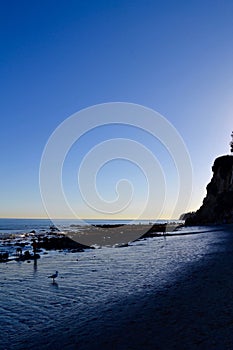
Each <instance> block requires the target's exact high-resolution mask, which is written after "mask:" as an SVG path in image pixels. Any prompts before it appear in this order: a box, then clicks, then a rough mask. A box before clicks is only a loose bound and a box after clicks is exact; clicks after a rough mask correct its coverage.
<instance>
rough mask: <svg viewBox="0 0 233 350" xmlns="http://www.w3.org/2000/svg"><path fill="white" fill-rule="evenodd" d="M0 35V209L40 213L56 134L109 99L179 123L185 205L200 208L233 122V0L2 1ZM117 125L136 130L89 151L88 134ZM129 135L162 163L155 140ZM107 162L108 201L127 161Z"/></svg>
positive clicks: (1, 212)
mask: <svg viewBox="0 0 233 350" xmlns="http://www.w3.org/2000/svg"><path fill="white" fill-rule="evenodd" d="M0 38H1V46H0V50H1V55H0V62H1V64H0V81H1V83H0V96H1V103H0V115H1V128H0V147H1V177H0V178H1V181H0V188H1V202H0V216H1V217H43V216H45V211H44V209H43V206H42V202H41V198H40V190H39V165H40V159H41V155H42V152H43V149H44V146H45V144H46V142H47V140H48V138H49V136H50V135H51V133H52V132H53V131H54V129H55V128H56V127H57V126H58V125H59V124H60V123H61V122H62V121H64V120H65V119H66V118H67V117H69V116H70V115H71V114H73V113H75V112H77V111H79V110H81V109H83V108H86V107H88V106H91V105H94V104H99V103H105V102H112V101H122V102H131V103H136V104H141V105H144V106H147V107H149V108H152V109H155V110H156V111H158V112H159V113H161V114H162V115H163V116H165V117H166V118H167V119H168V120H169V121H170V122H171V123H172V124H173V125H174V127H175V128H176V129H177V130H178V132H179V133H180V134H181V136H182V137H183V139H184V141H185V143H186V145H187V148H188V150H189V153H190V156H191V160H192V165H193V172H194V173H193V174H194V178H193V183H194V191H193V197H192V201H191V203H190V208H189V209H191V210H195V209H197V208H198V206H199V205H200V204H201V201H202V199H203V196H204V195H205V186H206V184H207V183H208V182H209V180H210V177H211V165H212V163H213V160H214V159H215V158H216V157H217V156H219V155H222V154H226V153H229V145H228V144H229V141H230V134H231V131H232V129H233V126H232V114H233V98H232V97H233V65H232V62H233V3H232V1H230V0H228V1H216V0H213V1H198V0H197V1H154V0H148V1H147V0H141V1H137V0H136V1H135V0H134V1H127V0H125V1H123V0H122V1H121V0H118V1H111V0H108V1H101V0H99V1H40V2H38V3H34V2H31V1H20V2H19V1H9V2H5V3H1V10H0ZM118 131H119V132H118ZM114 132H115V134H117V135H116V136H117V137H118V136H119V137H121V136H122V135H128V134H127V133H128V132H129V131H128V130H124V131H122V130H120V129H119V130H117V132H116V130H115V131H110V130H107V129H106V128H103V129H101V130H100V131H99V133H96V134H94V135H92V136H91V135H90V137H89V138H88V136H87V137H86V140H84V141H83V144H82V154H85V152H87V151H88V150H89V148H90V145H91V142H92V141H93V139H94V140H99V141H100V142H101V141H103V140H106V139H108V137H109V135H110V136H111V135H113V134H114ZM129 133H130V132H129ZM131 136H132V137H134V138H135V139H136V140H141V142H144V143H145V145H147V146H148V147H149V148H150V149H151V150H152V151H153V152H155V154H156V156H157V157H158V158H159V159H160V160H161V162H162V164H163V165H164V171H165V172H166V166H167V163H166V161H164V163H163V160H164V157H163V151H162V150H161V149H160V147H159V146H158V148H157V146H155V144H153V141H150V139H149V138H147V137H145V138H143V137H142V136H141V134H140V132H137V131H134V133H133V135H131ZM131 136H130V137H131ZM142 140H143V141H142ZM96 142H97V141H96ZM72 152H73V153H72ZM72 152H71V154H70V155H69V156H68V157H67V164H65V165H64V187H65V189H66V191H67V193H68V194H67V195H68V196H69V194H71V193H73V189H72V188H73V187H75V186H76V185H75V184H74V183H72V184H71V183H70V182H69V179H71V180H72V179H73V181H75V180H74V178H75V176H74V175H72V174H75V173H76V170H77V166H78V164H79V163H80V161H81V159H82V157H81V156H80V154H79V156H77V153H75V147H74V148H73V149H72ZM76 156H77V162H74V161H72V159H74V157H76ZM72 157H73V158H72ZM74 163H75V165H74ZM171 167H172V165H171ZM117 169H118V170H117ZM132 169H134V168H133V165H132V164H131V165H129V164H128V165H127V167H126V172H127V173H131V172H132V173H134V174H136V175H135V184H136V187H140V186H139V184H141V182H142V180H143V176H142V175H140V174H139V173H138V172H137V171H135V172H134V170H132ZM169 169H170V168H169ZM105 170H106V174H107V175H104V173H103V175H102V179H101V176H100V178H99V179H98V181H99V187H100V191H102V192H103V196H107V199H109V198H110V197H111V194H110V193H111V191H110V187H111V185H112V184H111V181H113V180H112V179H114V176H115V174H118V175H119V177H122V176H124V171H123V170H124V166H120V163H118V164H117V163H116V162H114V164H112V167H111V165H109V167H108V169H107V168H106V169H105ZM113 175H114V176H113ZM69 176H70V177H69ZM105 179H110V180H111V181H110V182H108V183H107V182H106V181H105ZM113 182H114V181H113ZM168 182H169V180H168ZM171 183H172V182H171ZM140 188H141V189H143V188H144V187H143V186H142V187H140ZM141 192H142V195H143V194H144V192H143V190H142V191H141ZM138 196H139V197H140V193H139V194H138ZM171 196H172V190H171ZM139 197H137V198H139ZM79 200H80V198H79V197H77V204H79V206H78V210H80V214H81V215H83V216H85V215H86V214H87V213H86V212H85V209H84V208H82V205H81V202H79ZM171 201H172V197H171ZM139 202H140V201H139ZM132 216H133V213H132Z"/></svg>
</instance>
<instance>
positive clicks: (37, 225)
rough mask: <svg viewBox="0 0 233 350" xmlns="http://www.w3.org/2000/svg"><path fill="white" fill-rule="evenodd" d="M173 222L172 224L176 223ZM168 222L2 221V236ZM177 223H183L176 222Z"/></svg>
mask: <svg viewBox="0 0 233 350" xmlns="http://www.w3.org/2000/svg"><path fill="white" fill-rule="evenodd" d="M174 221H175V220H173V221H172V222H174ZM166 222H168V220H96V219H95V220H94V219H83V220H69V219H56V220H53V221H52V220H49V219H0V234H5V233H15V234H17V233H25V232H30V231H31V230H35V231H37V232H39V231H43V230H45V231H48V230H49V229H50V227H51V226H53V225H56V226H58V227H59V228H60V229H63V228H64V229H65V228H69V227H72V226H76V225H77V226H83V225H97V224H131V223H133V224H149V223H152V224H153V223H161V224H162V223H166ZM175 222H177V223H179V222H181V221H179V220H178V221H175Z"/></svg>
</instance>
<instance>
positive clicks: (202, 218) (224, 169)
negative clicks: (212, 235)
mask: <svg viewBox="0 0 233 350" xmlns="http://www.w3.org/2000/svg"><path fill="white" fill-rule="evenodd" d="M212 170H213V177H212V179H211V181H210V183H209V184H208V185H207V187H206V189H207V195H206V197H205V198H204V200H203V204H202V206H201V207H200V209H198V210H197V211H196V213H194V214H193V215H191V216H190V217H188V218H187V219H186V221H185V224H186V225H199V224H211V223H227V222H233V156H230V155H226V156H222V157H219V158H217V159H216V160H215V162H214V165H213V167H212Z"/></svg>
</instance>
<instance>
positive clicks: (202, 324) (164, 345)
mask: <svg viewBox="0 0 233 350" xmlns="http://www.w3.org/2000/svg"><path fill="white" fill-rule="evenodd" d="M194 236H195V235H194ZM155 241H156V244H155V248H156V249H157V248H158V249H160V248H161V250H160V251H161V252H163V251H165V250H164V249H167V251H165V253H164V260H163V258H162V255H159V256H158V257H157V258H160V260H159V263H160V264H161V263H162V264H167V267H166V271H167V270H168V269H169V261H170V263H171V265H172V266H171V271H172V276H167V274H165V275H163V271H162V270H163V268H164V265H161V274H160V271H159V270H160V267H159V266H158V259H154V260H153V257H152V261H151V265H148V261H147V260H146V259H147V258H148V257H146V256H145V259H144V257H143V256H141V257H142V261H141V265H140V269H141V270H140V269H137V268H136V267H135V276H134V275H132V277H131V276H126V277H125V276H124V274H123V269H122V267H121V266H119V273H121V276H119V273H118V274H117V273H116V274H112V275H111V276H110V278H109V280H107V279H106V274H107V273H108V272H109V270H108V267H107V266H106V273H105V280H103V283H105V292H106V293H107V291H108V289H109V290H110V291H111V295H110V296H109V297H108V298H106V299H105V300H104V302H101V303H100V302H99V303H98V300H101V299H103V298H101V295H99V297H100V299H98V300H96V303H98V307H97V308H95V307H93V308H92V309H91V308H89V309H88V317H86V318H85V317H84V315H85V312H83V310H82V308H81V306H79V307H78V308H75V307H74V308H73V307H72V306H71V305H68V302H67V300H66V303H64V308H61V309H60V311H59V312H60V313H59V316H60V317H59V320H57V322H56V320H55V321H54V322H50V321H49V319H46V318H45V319H44V324H43V325H42V326H41V325H40V327H39V326H38V327H37V326H35V327H33V326H31V333H30V332H28V333H27V334H25V337H24V335H23V334H22V335H21V336H20V339H18V341H16V342H15V343H14V342H12V347H11V344H10V343H9V342H8V345H7V346H6V345H5V344H4V342H3V347H2V348H3V349H11V348H12V349H13V348H14V349H29V348H30V349H31V348H33V349H88V350H89V349H158V350H159V349H161V350H163V349H166V350H167V349H168V350H169V349H232V348H233V231H232V229H230V227H228V226H226V228H224V231H219V232H214V233H206V234H201V235H197V236H195V237H193V236H188V237H187V236H185V237H171V238H169V239H167V242H168V247H167V248H166V246H162V244H163V241H162V238H158V239H157V240H156V239H153V241H151V242H152V243H151V245H150V246H149V245H148V246H147V247H145V248H146V249H150V252H149V253H150V256H151V254H152V253H153V249H154V246H153V244H154V242H155ZM158 242H160V243H158ZM178 242H180V244H178ZM198 242H201V244H202V245H203V244H204V245H206V248H207V247H209V248H208V249H206V250H203V249H204V248H203V249H202V248H201V249H202V250H200V251H199V253H198V255H197V257H196V259H193V256H194V255H195V252H197V250H198V247H199V246H200V245H199V243H198ZM147 244H148V243H147ZM159 244H161V245H160V246H159ZM165 244H167V243H165ZM195 244H196V246H195ZM169 245H170V246H169ZM189 245H190V246H189ZM139 248H140V247H139ZM139 248H138V249H139ZM189 248H190V251H189V253H188V254H187V253H186V252H187V251H188V249H189ZM112 249H115V250H114V251H115V252H119V253H117V254H118V255H119V254H120V256H121V258H122V257H124V254H125V253H127V254H130V252H131V254H132V251H133V249H136V247H128V248H118V249H116V248H112ZM130 249H131V251H130ZM143 249H144V248H143V247H142V250H141V251H139V253H140V254H142V253H143V252H144V253H145V252H146V250H145V249H144V250H143ZM192 249H193V250H192ZM109 251H110V250H104V249H103V250H102V252H109ZM80 254H84V253H80ZM88 254H89V257H90V256H91V257H93V254H94V252H93V251H91V252H89V253H88ZM101 254H102V253H101ZM114 254H115V253H114ZM161 254H162V253H161ZM109 256H110V257H111V252H110V255H109ZM138 257H139V256H138V255H137V253H136V251H135V257H134V258H135V265H136V264H138ZM165 257H167V260H165ZM132 259H133V258H132ZM132 259H131V260H129V262H130V261H131V263H132V261H133V260H132ZM189 259H190V262H189ZM90 261H91V259H90V258H89V263H90ZM146 261H147V262H146ZM116 262H117V259H116V260H115V261H113V266H115V268H114V271H115V270H117V268H118V266H117V265H116ZM42 263H43V260H42ZM125 263H126V264H125V268H126V269H127V268H128V266H127V261H125ZM175 264H177V265H175ZM182 264H183V266H184V268H183V269H182V268H180V266H181V265H182ZM46 265H47V264H45V266H46ZM92 266H95V268H96V269H97V270H98V264H96V262H95V264H94V265H92ZM101 266H102V265H101ZM52 267H53V266H51V265H50V268H52ZM54 267H55V266H54ZM110 267H111V266H110V265H109V268H110ZM143 267H144V270H143ZM22 268H23V267H21V269H22ZM24 268H25V265H24ZM64 268H65V266H64ZM72 268H73V267H72ZM41 269H42V267H41ZM132 269H134V267H133V266H131V270H132ZM154 269H157V272H156V274H155V275H154V276H153V278H151V277H150V275H151V274H153V271H154ZM83 271H84V272H85V271H86V270H85V269H83ZM140 271H141V274H142V275H141V279H142V278H143V282H142V281H141V279H138V280H137V274H138V273H140ZM112 272H113V270H112ZM147 272H148V279H147ZM69 273H70V274H71V270H70V269H69ZM127 273H128V274H129V273H130V269H128V270H127ZM143 274H144V275H143ZM159 276H160V277H159ZM161 276H162V277H161ZM95 277H96V274H94V276H92V278H95ZM132 278H135V283H134V284H132V288H135V293H134V292H133V291H131V292H130V290H129V289H127V288H126V287H127V283H128V284H129V283H130V280H131V279H132ZM124 279H125V280H124ZM122 280H123V282H122ZM91 281H92V280H91V279H90V280H89V283H94V285H95V286H94V287H91V286H90V287H91V288H96V294H98V283H97V284H95V282H91ZM107 281H108V283H109V285H108V286H106V284H107V283H106V282H107ZM161 281H162V282H161ZM97 282H98V280H97ZM77 283H78V284H80V283H81V281H80V280H78V282H77ZM85 283H87V281H86V282H85ZM111 283H112V284H113V285H114V284H118V285H119V288H118V289H117V288H116V289H111V288H112V286H111ZM139 283H141V285H140V288H139V286H138V284H139ZM59 284H61V285H62V284H65V280H64V282H63V281H62V280H60V281H59ZM54 287H55V286H54ZM71 288H72V284H71V285H69V288H68V289H67V290H66V291H70V295H69V296H71V295H72V289H71ZM73 288H77V286H73ZM82 290H83V289H82V288H81V287H80V290H79V293H81V291H82ZM66 291H65V290H64V292H66ZM99 291H100V292H101V286H100V289H99ZM41 292H42V293H44V295H45V293H46V289H45V287H44V286H43V287H42V288H41ZM47 292H48V291H47ZM76 292H77V289H76ZM29 293H30V289H29ZM35 293H36V292H35ZM53 293H54V297H55V301H56V292H55V289H54V291H53ZM114 293H116V294H114ZM112 294H113V295H112ZM32 295H33V290H32ZM61 296H62V298H64V297H65V293H63V294H62V295H61ZM16 297H17V292H16ZM35 297H36V296H35V295H34V298H35ZM81 297H83V296H81V295H79V294H77V298H81ZM113 297H114V298H115V301H114V302H113V299H112V298H113ZM45 300H46V299H45ZM50 301H51V300H50ZM73 301H74V300H70V298H69V302H70V303H71V302H73ZM102 301H103V300H102ZM46 302H48V300H46ZM59 302H60V303H61V299H59V300H58V303H59ZM96 303H95V304H96ZM71 304H72V303H71ZM65 305H66V306H65ZM74 305H75V304H74ZM93 305H94V304H93ZM48 307H51V306H50V305H48ZM68 307H70V311H69V313H66V312H65V310H66V309H67V308H68ZM53 310H54V308H53V307H51V319H52V318H53ZM22 312H23V304H22ZM3 321H4V320H3V319H1V322H3ZM9 322H10V321H9ZM2 334H3V333H2ZM29 335H30V336H29ZM16 337H17V335H16ZM12 339H13V338H12Z"/></svg>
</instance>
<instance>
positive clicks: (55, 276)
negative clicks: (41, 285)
mask: <svg viewBox="0 0 233 350" xmlns="http://www.w3.org/2000/svg"><path fill="white" fill-rule="evenodd" d="M57 276H58V271H56V273H54V274H53V275H51V276H48V278H52V279H53V283H54V280H55V278H57Z"/></svg>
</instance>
